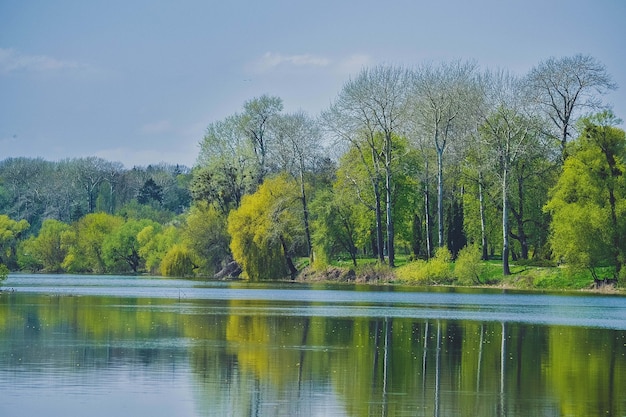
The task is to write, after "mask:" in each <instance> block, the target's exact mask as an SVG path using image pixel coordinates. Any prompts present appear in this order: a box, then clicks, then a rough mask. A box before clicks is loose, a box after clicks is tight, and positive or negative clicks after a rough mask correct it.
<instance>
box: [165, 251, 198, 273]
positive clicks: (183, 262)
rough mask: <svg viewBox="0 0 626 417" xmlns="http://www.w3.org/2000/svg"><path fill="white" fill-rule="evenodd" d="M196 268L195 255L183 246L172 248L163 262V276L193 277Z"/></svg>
mask: <svg viewBox="0 0 626 417" xmlns="http://www.w3.org/2000/svg"><path fill="white" fill-rule="evenodd" d="M194 268H195V263H194V256H193V253H192V252H191V250H189V248H187V247H186V246H184V245H182V244H176V245H174V246H172V247H171V248H170V250H168V251H167V253H166V254H165V256H164V257H163V261H162V262H161V274H162V275H163V276H166V277H188V276H192V275H193V274H194V272H193V270H194Z"/></svg>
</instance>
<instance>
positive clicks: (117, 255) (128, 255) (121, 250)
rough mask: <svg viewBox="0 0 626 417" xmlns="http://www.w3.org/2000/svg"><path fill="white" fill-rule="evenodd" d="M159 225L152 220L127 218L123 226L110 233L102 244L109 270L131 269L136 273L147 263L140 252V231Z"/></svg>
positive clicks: (103, 254)
mask: <svg viewBox="0 0 626 417" xmlns="http://www.w3.org/2000/svg"><path fill="white" fill-rule="evenodd" d="M149 226H152V227H155V226H158V223H156V222H153V221H152V220H148V219H143V220H135V219H129V220H126V221H125V222H124V223H123V224H122V225H121V226H119V227H117V228H115V229H114V230H113V231H112V232H111V233H110V234H108V235H107V236H106V237H105V239H104V242H103V244H102V256H103V259H104V262H105V265H106V269H107V271H110V272H125V271H128V270H130V271H131V272H133V273H134V274H136V273H137V272H139V269H140V268H141V267H142V266H144V265H145V259H144V258H143V257H142V256H141V254H140V242H139V239H138V237H137V236H138V235H139V233H140V232H141V231H142V230H143V229H144V228H146V227H149Z"/></svg>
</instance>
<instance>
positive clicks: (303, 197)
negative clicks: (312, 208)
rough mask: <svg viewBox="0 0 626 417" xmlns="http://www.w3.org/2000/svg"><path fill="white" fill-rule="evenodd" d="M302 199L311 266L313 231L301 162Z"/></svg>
mask: <svg viewBox="0 0 626 417" xmlns="http://www.w3.org/2000/svg"><path fill="white" fill-rule="evenodd" d="M300 198H301V199H302V210H303V214H304V233H305V235H306V244H307V250H308V252H309V253H308V255H309V264H313V245H312V243H311V229H310V227H309V209H308V207H307V202H306V192H305V190H304V166H303V163H302V161H300Z"/></svg>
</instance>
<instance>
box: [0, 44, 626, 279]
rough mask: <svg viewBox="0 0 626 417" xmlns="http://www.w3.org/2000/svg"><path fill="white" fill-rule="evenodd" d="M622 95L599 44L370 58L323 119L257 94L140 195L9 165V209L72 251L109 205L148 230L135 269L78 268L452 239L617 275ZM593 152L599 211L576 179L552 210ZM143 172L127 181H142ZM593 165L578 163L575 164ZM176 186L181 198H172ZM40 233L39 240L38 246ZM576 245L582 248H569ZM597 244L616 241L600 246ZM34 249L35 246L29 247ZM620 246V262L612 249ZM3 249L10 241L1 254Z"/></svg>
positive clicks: (432, 245)
mask: <svg viewBox="0 0 626 417" xmlns="http://www.w3.org/2000/svg"><path fill="white" fill-rule="evenodd" d="M614 88H616V85H615V84H614V83H613V82H612V80H611V77H610V75H609V74H608V73H607V72H606V69H605V67H604V66H603V65H602V64H601V63H599V62H598V61H597V60H596V59H594V58H593V57H590V56H585V55H576V56H573V57H564V58H550V59H548V60H545V61H543V62H541V63H539V64H538V65H537V66H536V67H534V68H533V69H532V70H531V71H530V72H529V73H528V74H526V75H524V76H514V75H512V74H510V73H508V72H506V71H488V70H487V71H484V70H480V69H479V68H478V66H477V65H475V64H474V63H471V62H461V61H455V62H450V63H443V64H439V65H433V64H428V65H422V66H419V67H416V68H404V67H398V66H377V67H373V68H365V69H363V70H362V71H361V72H360V73H359V74H358V75H357V76H356V77H354V78H352V79H350V80H348V81H347V82H346V83H345V85H344V86H343V88H342V89H341V91H340V92H339V93H338V95H337V97H336V99H335V100H334V101H333V102H332V104H331V105H330V106H329V108H328V109H327V110H325V111H323V112H322V113H321V115H319V117H315V118H314V117H311V116H309V115H307V114H305V113H303V112H296V113H290V114H288V113H285V112H283V103H282V100H281V99H280V98H279V97H273V96H269V95H263V96H261V97H257V98H254V99H251V100H249V101H247V102H246V103H244V105H243V108H242V109H241V111H240V112H238V113H235V114H233V115H231V116H228V117H226V118H225V119H223V120H219V121H216V122H213V123H211V124H210V125H209V126H208V127H207V130H206V134H205V136H204V138H203V139H202V141H201V142H200V154H199V156H198V162H197V164H196V166H195V167H194V168H193V170H192V172H191V173H188V172H186V171H183V172H177V173H175V172H173V171H171V170H170V172H169V176H167V175H166V176H165V177H166V178H168V181H170V182H169V183H167V184H170V185H169V186H166V185H165V183H164V182H163V180H162V179H161V180H159V179H157V178H156V177H155V176H154V175H144V176H140V177H141V180H139V181H135V182H134V184H135V186H134V188H133V187H130V186H127V185H124V184H126V183H123V182H116V180H111V181H109V180H107V177H106V176H104V177H103V179H101V180H100V182H98V183H97V184H96V185H94V181H93V180H92V177H90V176H88V175H84V176H81V175H80V174H79V172H83V171H81V170H77V171H72V170H68V172H73V174H72V175H73V177H72V178H73V181H74V182H72V187H74V188H71V189H72V190H75V192H74V193H73V194H72V196H71V197H70V196H69V195H68V194H62V193H58V192H57V193H48V194H45V195H46V197H45V198H43V197H41V196H40V192H38V191H35V190H43V189H45V185H46V184H45V183H44V184H43V186H42V187H39V188H36V187H34V188H31V187H30V186H26V182H21V183H18V184H22V185H23V187H22V186H14V185H13V184H14V181H16V178H19V179H21V180H23V179H24V178H27V176H24V175H21V174H17V172H18V171H15V170H14V171H10V170H8V172H12V173H13V176H12V177H7V176H6V175H5V174H4V172H5V171H7V170H6V169H3V170H0V184H1V187H2V188H1V190H2V196H3V197H2V204H1V207H2V208H3V209H2V212H4V213H7V214H8V215H9V216H10V218H11V219H15V220H21V219H25V220H27V221H28V222H29V223H30V224H34V225H36V227H35V230H38V227H37V226H38V223H37V220H34V219H56V220H60V221H62V222H64V223H65V224H66V225H68V226H69V227H70V228H71V229H72V230H73V232H72V233H73V236H76V237H75V239H76V240H75V241H74V242H75V243H74V244H72V245H69V246H65V247H66V248H67V249H66V250H67V253H66V254H65V255H66V257H67V256H70V255H71V253H72V252H71V250H75V249H72V248H75V247H76V246H77V245H78V244H79V242H82V241H83V240H84V239H86V238H83V237H81V236H82V235H81V234H80V232H79V231H78V230H79V229H80V227H81V226H80V225H81V224H82V222H86V220H85V219H86V218H87V219H94V218H95V217H96V216H98V214H99V213H107V214H108V215H109V216H113V217H115V218H118V220H116V221H112V222H113V223H115V222H117V223H115V224H113V225H112V226H110V228H109V229H106V228H102V227H100V228H99V227H96V226H93V228H95V229H97V230H105V229H106V230H109V231H110V233H109V235H113V234H115V233H118V232H119V233H122V232H121V230H122V228H123V226H125V227H127V228H128V229H132V230H133V231H136V232H137V233H136V235H134V234H133V233H130V232H128V231H126V232H128V233H130V235H131V237H132V239H135V240H137V242H138V245H139V246H140V247H142V248H143V249H141V250H139V249H137V251H136V252H137V254H138V257H139V260H138V261H137V262H136V268H135V267H134V266H133V265H131V264H129V263H128V262H126V264H128V265H124V262H122V261H120V260H119V259H118V261H116V262H117V263H116V262H113V261H112V260H111V259H112V258H111V259H109V260H108V261H107V260H106V259H105V258H106V257H105V255H104V253H105V252H106V250H104V249H102V250H103V252H102V253H101V254H100V255H99V256H101V259H98V260H97V261H94V262H92V263H91V265H89V266H81V267H80V268H77V267H76V265H77V264H72V262H70V261H68V258H64V261H63V262H62V263H61V264H60V265H61V266H60V269H61V270H68V271H81V270H92V271H111V270H123V269H126V270H129V268H130V270H133V271H135V270H137V271H140V270H149V271H151V272H155V271H161V272H163V273H172V271H171V270H169V271H168V268H170V267H171V266H172V265H176V266H175V267H172V268H173V269H174V270H175V271H176V272H175V273H174V274H178V275H192V274H198V273H200V274H208V275H211V274H214V273H216V272H217V271H219V270H220V269H222V268H223V267H225V266H226V265H231V266H233V265H237V266H239V267H240V268H241V270H242V273H243V276H245V277H246V278H248V279H252V280H257V279H264V278H277V277H283V276H295V275H296V274H297V273H298V272H299V270H300V269H301V268H302V265H301V264H299V263H298V262H299V260H301V259H302V258H309V263H310V264H312V265H314V266H318V267H320V266H322V267H323V266H324V265H327V264H328V263H329V262H331V261H333V260H336V259H342V258H344V259H350V260H351V261H352V262H353V263H354V264H355V265H356V263H357V259H358V258H359V257H363V256H365V257H375V258H377V259H378V260H379V261H380V262H381V263H385V264H387V265H389V266H391V267H393V266H395V263H396V261H395V258H396V253H397V252H401V253H403V254H410V255H411V256H412V257H413V258H414V259H429V258H431V257H432V256H433V255H434V254H435V251H436V249H437V248H443V247H445V248H447V249H448V250H449V251H450V253H451V255H452V256H453V257H455V256H456V255H457V254H458V253H459V251H460V250H461V249H462V248H464V247H466V246H468V245H473V246H476V247H478V248H479V249H480V250H479V253H481V256H482V258H483V259H487V258H488V257H490V256H496V255H498V256H501V259H502V266H503V272H504V274H508V273H509V272H510V269H509V260H510V259H524V260H526V259H535V260H549V261H559V262H561V261H565V262H569V263H571V264H572V265H576V266H579V267H585V268H595V267H598V266H610V267H611V268H612V269H613V272H614V273H613V276H612V277H610V278H611V279H616V278H617V276H619V274H620V271H621V263H622V262H623V259H625V256H624V254H625V253H626V251H625V250H622V249H621V248H620V245H621V241H624V240H625V239H621V237H622V236H624V231H625V228H624V225H622V224H621V223H622V221H621V218H622V217H623V216H621V213H622V211H621V210H622V206H623V201H624V199H623V196H624V194H626V193H625V192H624V191H625V190H626V188H625V189H622V187H623V184H622V183H621V182H620V180H621V178H622V177H623V176H621V173H622V171H623V165H622V164H623V162H624V161H625V160H626V158H625V155H624V143H623V139H622V136H623V131H621V130H620V129H617V128H616V127H615V126H616V125H617V124H618V123H619V121H618V120H617V119H616V118H615V117H614V116H613V115H612V114H611V113H610V112H606V111H604V110H605V109H606V106H605V105H604V104H603V103H602V101H601V98H602V95H603V94H604V93H606V92H608V91H610V90H612V89H614ZM589 112H596V113H597V114H596V115H595V116H589V114H590V113H589ZM620 132H621V133H620ZM620 135H622V136H620ZM590 138H591V139H590ZM603 138H604V139H603ZM607 138H608V139H607ZM609 145H610V146H609ZM607 149H608V150H607ZM590 154H592V155H595V156H590ZM583 155H585V156H584V158H583V159H585V158H587V159H585V160H586V161H588V163H589V164H592V165H593V166H594V169H596V170H599V172H600V174H599V176H597V177H594V178H592V179H589V187H591V189H593V190H594V191H593V193H594V195H597V196H598V197H597V201H596V203H595V204H596V205H595V206H593V207H591V206H590V205H588V204H586V203H585V201H584V195H583V194H580V193H579V194H576V193H574V191H571V190H570V191H569V192H568V193H566V194H567V196H566V197H563V198H562V203H558V204H557V203H555V201H556V200H555V199H556V198H557V197H558V196H559V195H561V194H562V193H561V194H560V191H559V190H562V189H563V187H565V186H566V185H564V182H563V181H565V180H563V177H566V176H567V175H573V174H567V172H568V169H570V166H571V165H572V164H573V163H572V162H568V161H572V160H574V159H576V160H579V159H581V158H582V156H583ZM594 158H595V159H594ZM17 161H18V162H19V160H17ZM80 161H83V162H84V160H80ZM15 162H16V160H7V161H5V162H4V164H5V165H7V166H11V164H13V163H15ZM38 162H40V163H41V165H46V164H48V163H45V162H44V161H38ZM69 162H71V161H67V162H64V163H69ZM75 162H77V161H75ZM100 162H102V163H104V161H100ZM105 165H106V164H105ZM113 165H114V164H113ZM104 171H107V170H104ZM583 171H584V170H583ZM84 172H86V171H84ZM131 172H132V171H131ZM131 172H126V173H125V174H128V175H129V176H130V177H133V175H136V174H137V173H133V174H131ZM583 173H584V172H582V171H581V170H580V169H579V171H577V174H574V175H578V177H580V178H582V176H583ZM602 173H603V174H602ZM142 175H143V174H142ZM123 177H124V175H122V176H121V178H123ZM159 178H160V177H159ZM174 179H175V181H174V182H171V181H173V180H174ZM150 180H152V182H150V183H149V181H150ZM187 181H188V185H189V186H188V188H185V187H186V184H187ZM153 183H154V184H153ZM33 184H35V183H34V182H33ZM174 184H176V185H174ZM183 184H185V187H183ZM155 186H156V187H155ZM158 187H161V188H158ZM594 187H595V188H594ZM574 188H575V187H574ZM166 189H167V190H169V191H171V192H173V194H168V195H171V196H172V197H168V198H165V195H166ZM58 190H63V193H67V191H66V190H67V189H65V188H62V187H61V188H58ZM550 190H552V191H550ZM161 192H162V193H163V194H160V193H161ZM185 192H189V193H190V195H191V199H192V202H191V208H190V209H189V210H184V208H185V207H186V206H185V204H184V203H183V200H184V198H183V196H185V195H188V194H185ZM589 192H590V190H587V194H588V193H589ZM7 195H9V196H10V197H11V198H10V199H7V198H6V197H4V196H7ZM159 195H161V196H162V198H161V199H160V202H159V204H157V206H159V207H158V208H159V209H166V210H168V211H169V212H171V213H175V214H176V213H182V214H178V215H177V216H176V217H170V218H167V219H155V218H154V217H152V218H151V217H150V216H147V215H144V214H141V210H139V209H135V210H128V209H126V211H125V209H124V208H125V207H128V205H129V204H130V206H131V207H132V205H133V204H136V207H144V206H146V204H147V203H148V205H151V206H152V207H154V204H156V202H158V201H159V198H157V196H159ZM559 198H561V197H559ZM186 201H187V203H188V204H189V200H186ZM33 202H36V204H33ZM49 202H50V203H51V204H50V203H49ZM166 206H167V207H166ZM592 209H597V211H598V213H599V214H598V216H597V217H596V220H597V221H596V223H594V224H592V225H590V224H584V222H582V220H581V223H579V224H578V225H576V230H575V231H572V230H570V229H568V228H567V227H561V226H562V225H561V223H560V222H562V221H563V220H559V219H565V218H567V217H568V216H567V215H563V210H570V211H571V212H572V213H576V214H577V215H578V217H580V218H581V219H584V218H585V213H590V212H592ZM31 213H36V215H33V214H31ZM96 213H98V214H96ZM572 213H570V215H569V216H571V215H572ZM29 216H31V217H29ZM131 220H132V221H131ZM147 220H152V221H156V223H157V224H158V225H159V227H160V228H161V229H159V227H157V226H156V224H147V223H145V224H142V225H141V226H142V228H141V230H139V229H140V227H139V226H138V225H137V224H134V225H132V226H126V225H127V224H129V223H131V224H132V222H135V221H137V222H141V221H147ZM17 223H18V224H19V222H17ZM44 225H45V224H44ZM31 227H32V226H31ZM83 227H84V228H85V230H89V229H90V227H91V226H89V225H83ZM146 227H148V228H149V227H153V231H152V232H150V233H154V234H155V236H157V235H160V234H163V233H166V232H165V231H166V230H176V234H177V236H178V237H176V238H175V239H171V240H169V238H163V241H162V242H161V243H160V244H158V245H157V244H156V243H154V242H153V243H154V246H158V247H159V248H160V249H159V250H156V249H149V248H152V247H153V246H151V245H152V243H151V244H147V242H148V241H149V240H145V239H144V238H145V236H144V235H145V234H149V233H148V232H145V233H144V230H145V228H146ZM171 228H173V229H171ZM43 230H44V228H43V226H42V229H41V232H39V233H38V235H37V236H34V235H33V236H32V237H30V238H29V239H38V238H39V236H41V233H42V232H43ZM113 231H116V232H113ZM126 232H125V233H126ZM167 233H174V232H172V231H170V232H167ZM576 233H578V234H577V235H576ZM18 234H19V233H17V234H16V236H17V235H18ZM138 236H142V237H141V238H138ZM574 237H576V239H574ZM111 239H113V238H111ZM132 239H131V240H132ZM142 239H143V240H142ZM564 239H566V240H567V241H568V242H576V243H575V244H571V245H569V246H568V245H564V244H560V243H562V241H563V240H564ZM18 240H19V238H18ZM106 240H107V238H104V237H103V236H100V237H99V238H98V239H96V241H97V242H102V244H104V242H105V241H106ZM157 240H158V239H157ZM66 241H67V242H72V240H71V239H70V240H66ZM585 241H591V242H604V243H603V245H604V246H602V249H601V250H600V249H598V248H595V247H593V248H592V247H590V245H586V246H585V244H584V242H585ZM155 242H156V241H155ZM165 242H167V243H165ZM0 243H1V242H0ZM24 245H25V244H24ZM109 245H110V246H111V248H112V249H116V250H117V248H119V247H121V246H122V245H121V243H120V242H117V243H110V244H109ZM141 245H144V246H141ZM159 245H160V246H159ZM6 246H7V245H5V247H6ZM8 246H10V245H8ZM61 246H62V245H61ZM92 246H93V245H92ZM26 247H27V246H23V250H22V252H23V253H26V252H29V253H31V254H32V250H30V249H29V250H28V251H26ZM174 247H175V248H176V249H175V250H174V249H173V248H174ZM607 248H608V249H609V253H610V256H600V255H599V253H601V252H602V251H603V250H606V249H607ZM152 251H155V252H154V253H159V256H156V257H155V259H158V261H159V262H157V261H156V260H151V261H148V259H147V258H148V255H149V254H151V253H153V252H152ZM169 251H172V253H171V254H170V255H168V253H169ZM13 252H14V254H15V256H14V257H13V258H12V259H13V265H17V266H21V267H26V263H24V262H22V264H20V262H19V255H18V254H19V253H20V250H14V251H13ZM3 253H4V254H5V256H6V254H9V255H10V254H11V251H10V250H9V251H7V250H6V249H4V248H3ZM590 253H592V255H593V256H592V255H589V254H590ZM594 254H595V255H594ZM76 256H78V257H80V258H81V259H82V258H84V257H85V256H86V255H85V253H81V254H80V256H79V255H76ZM87 257H88V256H87ZM70 258H71V256H70ZM118 258H119V257H118ZM120 259H121V258H120ZM164 259H169V261H167V262H165V263H163V262H164ZM233 260H234V261H236V262H232V261H233ZM2 261H3V262H4V263H6V259H3V260H2ZM168 262H169V264H170V266H167V265H168ZM157 264H158V265H159V266H158V267H157V266H156V265H157ZM30 265H31V266H29V267H32V263H31V264H30ZM35 266H37V265H35ZM39 266H40V267H42V268H43V269H49V266H41V265H39ZM232 271H238V268H237V267H236V266H233V267H232ZM232 271H231V270H227V272H232ZM598 279H600V278H598Z"/></svg>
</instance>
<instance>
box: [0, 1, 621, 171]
mask: <svg viewBox="0 0 626 417" xmlns="http://www.w3.org/2000/svg"><path fill="white" fill-rule="evenodd" d="M625 40H626V1H624V0H520V1H516V0H472V1H469V0H437V1H435V0H430V1H423V0H387V1H384V2H383V1H370V0H360V1H356V0H354V1H352V0H350V1H348V0H309V1H298V0H284V1H281V0H256V1H255V0H221V1H216V0H197V1H194V0H177V1H173V0H172V1H159V0H132V1H129V0H107V1H96V0H55V1H49V0H0V160H4V159H5V158H8V157H20V156H25V157H41V158H44V159H46V160H51V161H57V160H61V159H65V158H75V157H86V156H97V157H101V158H104V159H107V160H110V161H119V162H122V163H123V164H124V165H125V166H126V167H127V168H132V167H133V166H147V165H149V164H158V163H161V162H165V163H168V164H183V165H186V166H189V167H191V166H193V165H194V164H195V162H196V158H197V156H198V152H199V142H200V141H201V140H202V137H203V135H204V132H205V129H206V128H207V126H208V125H209V124H210V123H213V122H216V121H219V120H222V119H224V118H225V117H227V116H229V115H232V114H235V113H237V112H240V111H241V110H242V106H243V104H244V102H245V101H247V100H250V99H252V98H255V97H259V96H261V95H263V94H269V95H273V96H278V97H280V98H282V100H283V103H284V110H285V111H286V112H295V111H301V110H302V111H305V112H308V113H309V114H310V115H312V116H316V115H317V114H319V112H320V111H322V110H324V109H325V108H327V107H328V106H329V105H330V104H331V103H332V101H333V100H334V99H335V98H336V96H337V95H338V93H339V92H340V90H341V88H342V86H343V85H344V83H345V82H347V81H348V80H349V79H350V77H354V76H356V75H358V73H359V72H360V70H362V69H363V68H365V67H368V66H374V65H379V64H388V65H403V66H407V67H412V66H418V65H421V64H424V63H432V64H437V63H440V62H448V61H452V60H458V59H460V60H472V61H475V62H476V63H477V64H478V65H479V67H480V68H481V69H505V70H509V71H511V72H513V73H514V74H518V75H524V74H526V73H527V72H528V71H529V70H530V69H531V68H532V67H534V66H536V65H537V64H539V63H540V62H541V61H542V60H545V59H547V58H549V57H564V56H573V55H575V54H578V53H582V54H589V55H592V56H593V57H595V58H596V59H598V60H599V61H600V62H602V63H603V64H604V65H605V66H606V68H607V71H608V72H609V73H610V74H611V76H612V77H613V80H614V81H615V82H616V83H617V84H618V86H619V88H618V90H617V91H615V92H613V93H611V94H609V95H607V96H606V97H604V100H605V102H607V103H609V104H611V105H612V106H613V110H614V112H615V113H616V115H617V116H618V117H620V118H622V119H626V43H625ZM622 126H623V125H622Z"/></svg>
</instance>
